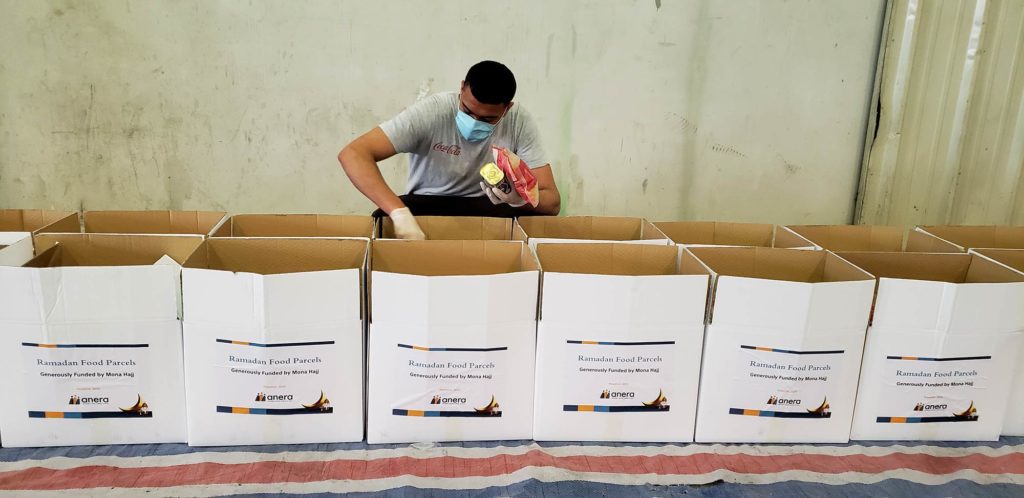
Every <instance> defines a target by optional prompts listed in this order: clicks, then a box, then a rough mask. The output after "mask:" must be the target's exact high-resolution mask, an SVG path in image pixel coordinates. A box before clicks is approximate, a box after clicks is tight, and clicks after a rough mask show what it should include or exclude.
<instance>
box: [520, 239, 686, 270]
mask: <svg viewBox="0 0 1024 498" xmlns="http://www.w3.org/2000/svg"><path fill="white" fill-rule="evenodd" d="M537 256H538V258H539V260H540V265H541V268H542V269H543V270H544V272H545V273H581V274H591V275H677V274H681V272H680V271H679V269H678V268H677V260H678V257H679V253H678V250H677V249H676V248H675V247H673V246H661V245H646V244H614V243H612V244H605V243H598V244H539V245H538V246H537ZM702 274H706V272H702Z"/></svg>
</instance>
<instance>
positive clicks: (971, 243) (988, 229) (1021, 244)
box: [915, 225, 1024, 252]
mask: <svg viewBox="0 0 1024 498" xmlns="http://www.w3.org/2000/svg"><path fill="white" fill-rule="evenodd" d="M915 232H916V235H917V238H919V239H923V240H934V239H940V240H942V241H943V242H946V243H947V244H950V245H952V246H954V247H955V248H956V249H957V250H959V251H960V252H965V251H967V250H968V249H1024V227H1011V226H980V225H979V226H966V225H963V226H955V225H946V226H938V225H935V226H920V227H917V229H916V230H915Z"/></svg>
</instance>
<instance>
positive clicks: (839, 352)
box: [740, 345, 845, 355]
mask: <svg viewBox="0 0 1024 498" xmlns="http://www.w3.org/2000/svg"><path fill="white" fill-rule="evenodd" d="M740 348H742V349H753V350H757V351H770V352H772V353H785V354H801V355H805V354H843V353H845V351H843V350H841V349H836V350H828V351H796V350H792V349H777V348H769V347H762V346H747V345H741V346H740Z"/></svg>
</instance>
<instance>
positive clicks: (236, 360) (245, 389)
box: [216, 339, 346, 415]
mask: <svg viewBox="0 0 1024 498" xmlns="http://www.w3.org/2000/svg"><path fill="white" fill-rule="evenodd" d="M338 348H339V346H338V345H337V344H335V341H311V342H282V343H273V344H261V343H256V342H248V341H235V340H231V339H217V350H216V351H217V370H218V373H219V375H218V377H217V412H219V413H234V414H239V415H311V414H320V413H333V412H334V408H333V407H332V406H331V400H330V397H329V395H330V394H331V393H334V392H339V391H342V389H341V388H340V386H338V385H337V383H339V382H344V381H345V380H346V379H344V378H343V376H342V374H341V372H340V371H339V370H338V366H339V365H337V363H335V362H330V361H326V360H325V358H331V357H338V356H340V355H341V354H342V353H341V352H340V351H338ZM332 349H334V351H332ZM343 405H344V403H343Z"/></svg>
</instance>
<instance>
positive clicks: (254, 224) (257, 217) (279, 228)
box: [213, 214, 373, 238]
mask: <svg viewBox="0 0 1024 498" xmlns="http://www.w3.org/2000/svg"><path fill="white" fill-rule="evenodd" d="M213 236H214V237H365V238H370V237H372V236H373V218H371V217H369V216H357V215H340V214H236V215H234V216H231V217H230V218H228V220H227V221H226V222H225V223H224V224H223V225H222V226H221V227H220V228H218V229H217V231H215V232H214V234H213Z"/></svg>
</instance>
